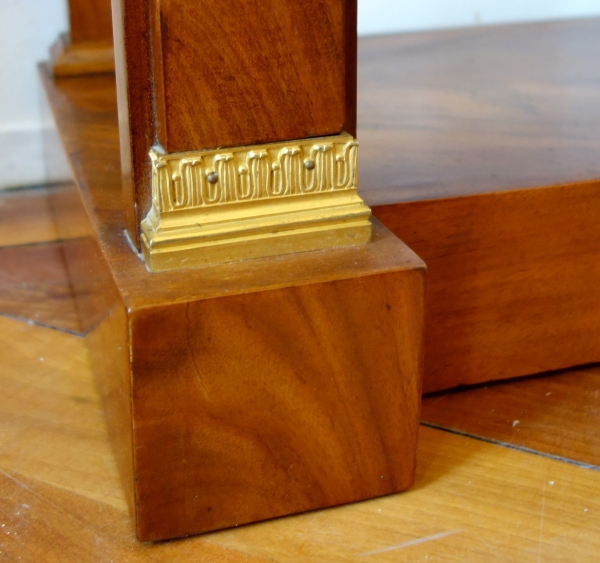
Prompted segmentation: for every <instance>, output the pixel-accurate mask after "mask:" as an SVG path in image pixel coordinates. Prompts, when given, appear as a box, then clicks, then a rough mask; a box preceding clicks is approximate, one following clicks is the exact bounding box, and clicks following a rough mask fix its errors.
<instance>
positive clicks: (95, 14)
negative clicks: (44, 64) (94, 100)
mask: <svg viewBox="0 0 600 563" xmlns="http://www.w3.org/2000/svg"><path fill="white" fill-rule="evenodd" d="M68 13H69V31H68V32H67V33H64V34H63V35H61V36H60V37H59V38H58V40H57V41H56V43H54V45H53V46H52V49H51V55H52V71H53V73H54V74H55V76H79V75H83V74H98V73H111V72H114V70H115V62H114V50H113V33H112V12H111V3H110V0H69V1H68Z"/></svg>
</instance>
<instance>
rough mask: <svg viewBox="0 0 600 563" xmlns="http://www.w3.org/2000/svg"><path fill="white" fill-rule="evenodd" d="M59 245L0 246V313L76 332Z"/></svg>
mask: <svg viewBox="0 0 600 563" xmlns="http://www.w3.org/2000/svg"><path fill="white" fill-rule="evenodd" d="M62 252H63V244H62V243H46V244H32V245H23V246H9V247H0V264H1V265H2V266H1V268H0V313H1V314H3V315H7V316H13V317H17V318H21V319H24V320H28V321H31V322H35V323H38V324H41V325H44V326H50V327H53V328H59V329H62V330H66V331H68V332H74V333H79V332H81V327H80V324H79V317H78V315H77V310H76V308H75V306H74V305H75V303H74V302H73V296H72V291H71V284H70V281H69V276H68V273H67V270H66V267H65V262H64V259H63V254H62Z"/></svg>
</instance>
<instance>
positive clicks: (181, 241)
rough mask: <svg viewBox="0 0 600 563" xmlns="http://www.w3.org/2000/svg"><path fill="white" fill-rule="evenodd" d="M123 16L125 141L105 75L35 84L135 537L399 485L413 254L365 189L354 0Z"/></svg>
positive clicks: (127, 2)
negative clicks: (58, 142)
mask: <svg viewBox="0 0 600 563" xmlns="http://www.w3.org/2000/svg"><path fill="white" fill-rule="evenodd" d="M113 7H114V13H115V18H116V20H115V31H116V37H115V39H116V41H115V44H116V66H117V94H118V100H119V108H118V109H119V123H120V151H119V146H118V145H119V140H118V139H117V136H116V134H115V129H114V128H111V127H105V125H104V124H103V119H105V118H106V116H107V115H109V114H110V112H111V111H112V112H114V111H115V109H116V108H115V107H114V106H111V104H113V103H114V101H113V100H114V97H112V96H111V95H110V94H111V93H112V94H114V90H110V88H112V84H110V85H109V90H106V89H105V86H106V84H107V82H108V81H109V79H108V78H105V77H104V78H103V77H95V78H90V77H87V78H79V79H76V80H73V79H69V80H52V79H51V78H49V77H48V75H47V74H46V73H43V75H44V79H45V84H46V88H47V91H48V93H49V97H50V100H51V104H52V106H53V108H54V111H55V115H56V118H57V122H58V125H59V129H60V131H61V134H62V136H63V140H64V143H65V146H66V152H67V154H69V155H70V158H71V159H72V161H73V169H74V170H75V171H76V174H77V178H76V179H77V182H78V184H79V188H80V190H81V192H82V201H83V203H84V205H85V206H86V212H87V215H88V216H89V217H90V219H91V222H92V224H91V226H90V231H89V232H90V233H94V234H93V236H90V237H83V238H82V239H81V240H80V241H74V243H73V245H72V246H70V249H69V250H68V251H67V252H66V254H67V259H69V257H70V256H72V257H73V262H74V264H73V265H72V266H70V270H71V272H73V276H72V277H73V281H72V285H73V288H74V291H75V293H76V295H77V298H78V303H79V310H80V311H82V312H86V311H92V312H93V318H94V319H96V322H86V321H85V319H84V320H83V322H82V325H83V326H89V327H90V330H89V332H88V335H87V340H88V343H89V348H90V355H91V358H92V365H93V368H94V370H95V373H96V376H97V380H98V383H99V388H100V390H101V393H102V396H103V400H104V404H105V410H106V412H107V415H108V421H109V426H110V429H111V435H112V437H113V442H114V444H115V451H116V452H117V459H118V461H119V466H120V469H121V474H122V476H123V480H124V483H125V490H126V491H127V494H128V498H129V503H130V506H131V510H132V513H133V515H134V517H135V523H136V531H137V536H138V538H139V539H141V540H144V541H145V540H162V539H167V538H172V537H178V536H185V535H189V534H194V533H201V532H206V531H210V530H215V529H220V528H225V527H231V526H237V525H240V524H244V523H249V522H255V521H258V520H264V519H268V518H273V517H277V516H282V515H286V514H293V513H298V512H303V511H307V510H314V509H318V508H324V507H329V506H334V505H338V504H342V503H347V502H353V501H358V500H362V499H367V498H371V497H374V496H378V495H385V494H390V493H393V492H398V491H402V490H404V489H406V488H408V487H409V486H410V485H411V484H412V482H413V479H414V474H415V453H416V440H417V433H418V421H419V406H420V392H421V376H422V344H423V296H424V273H425V266H424V264H423V262H422V261H421V260H420V258H419V257H418V256H416V255H415V254H414V253H413V252H412V251H411V250H410V249H409V248H407V247H406V246H405V245H404V244H403V243H402V242H401V241H399V240H398V239H397V238H396V237H395V236H394V235H393V234H392V233H390V232H389V231H388V230H387V229H385V228H384V227H383V226H382V225H380V224H379V223H377V222H376V221H374V220H371V219H370V210H369V208H368V207H366V206H365V204H364V203H363V202H362V200H361V199H360V197H359V196H358V193H357V174H356V158H357V151H358V143H357V141H356V140H355V138H354V136H355V121H356V119H355V115H356V80H355V76H356V3H355V2H354V1H348V0H327V1H323V0H305V1H303V2H280V1H279V0H261V1H258V2H257V1H256V0H236V1H235V2H223V1H222V0H193V1H192V0H161V1H160V2H158V1H156V0H114V2H113ZM148 22H152V25H151V27H150V29H148ZM103 88H104V89H103ZM90 92H94V93H99V92H106V93H107V95H106V96H104V97H103V101H102V102H101V103H100V104H93V103H92V104H90V103H86V102H85V100H89V95H90ZM86 96H87V97H86ZM110 115H113V114H110ZM111 119H112V118H111ZM115 121H116V119H115ZM119 152H120V155H121V170H122V173H123V184H124V194H125V197H123V196H122V194H121V193H120V190H119V188H120V184H121V176H120V168H119V166H118V164H119ZM57 207H58V211H59V213H60V208H61V205H58V206H57ZM125 227H126V228H127V231H128V236H126V233H125ZM136 247H137V248H136ZM138 249H139V251H140V254H137V253H136V251H138ZM250 258H252V259H250ZM88 262H89V263H88ZM99 307H100V308H101V309H102V312H101V314H98V308H99ZM84 314H85V313H84ZM97 319H100V320H99V321H98V320H97Z"/></svg>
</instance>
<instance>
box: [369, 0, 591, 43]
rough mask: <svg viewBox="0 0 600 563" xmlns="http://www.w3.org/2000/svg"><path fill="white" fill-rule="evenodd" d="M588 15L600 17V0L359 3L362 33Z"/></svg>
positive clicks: (380, 0) (395, 0)
mask: <svg viewBox="0 0 600 563" xmlns="http://www.w3.org/2000/svg"><path fill="white" fill-rule="evenodd" d="M586 16H600V0H512V1H511V0H358V33H359V34H361V35H370V34H377V33H390V32H394V31H399V30H402V31H414V30H424V29H437V28H445V27H464V26H469V25H480V24H483V25H486V24H496V23H509V22H519V21H543V20H551V19H562V18H576V17H586Z"/></svg>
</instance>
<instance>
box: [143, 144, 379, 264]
mask: <svg viewBox="0 0 600 563" xmlns="http://www.w3.org/2000/svg"><path fill="white" fill-rule="evenodd" d="M357 156H358V143H357V141H356V140H355V139H354V138H353V137H352V136H350V135H347V134H342V135H336V136H332V137H322V138H317V139H304V140H301V141H291V142H285V143H272V144H266V145H258V146H251V147H239V148H229V149H221V150H212V151H198V152H189V153H177V154H162V153H160V152H159V151H157V150H152V151H151V152H150V158H151V160H152V209H151V211H150V213H149V214H148V216H147V217H146V219H145V220H144V221H143V222H142V248H143V252H144V256H145V259H146V262H147V264H148V267H149V268H150V269H151V270H162V269H172V268H180V267H184V266H188V265H199V264H209V263H215V262H223V261H231V260H239V259H244V258H251V257H257V256H266V255H274V254H284V253H289V252H297V251H303V250H314V249H317V248H329V247H333V246H344V245H348V244H358V243H361V242H366V241H367V240H368V239H369V238H370V232H371V227H370V222H369V220H368V219H369V216H370V209H369V208H368V207H367V206H366V205H365V204H364V203H363V201H362V200H361V199H360V197H359V196H358V194H357Z"/></svg>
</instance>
